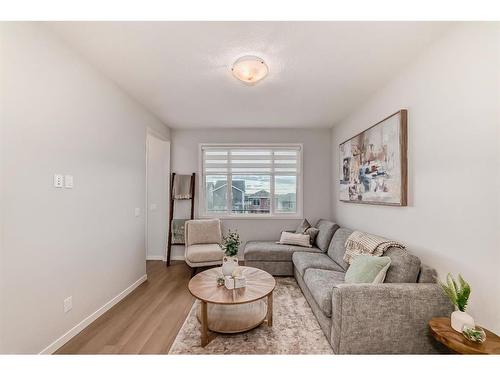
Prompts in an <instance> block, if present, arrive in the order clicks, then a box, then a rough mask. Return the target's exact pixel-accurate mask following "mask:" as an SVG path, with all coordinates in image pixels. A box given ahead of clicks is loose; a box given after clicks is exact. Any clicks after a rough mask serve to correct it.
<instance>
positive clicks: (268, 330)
mask: <svg viewBox="0 0 500 375" xmlns="http://www.w3.org/2000/svg"><path fill="white" fill-rule="evenodd" d="M276 282H277V285H276V289H275V290H274V296H273V299H274V303H273V308H274V311H273V326H272V327H269V326H267V324H266V323H263V324H262V325H260V326H259V327H257V328H254V329H253V330H251V331H248V332H245V333H238V334H226V335H222V334H216V337H215V339H213V340H212V341H211V342H210V343H209V344H208V345H207V346H205V347H204V348H202V347H201V346H200V323H199V322H198V319H197V318H196V309H197V308H198V302H196V303H195V304H194V305H193V308H192V309H191V312H190V313H189V315H188V317H187V318H186V321H185V322H184V325H183V326H182V328H181V329H180V331H179V333H178V334H177V337H176V338H175V341H174V343H173V344H172V347H171V348H170V351H169V354H333V351H332V348H331V346H330V344H329V343H328V340H327V339H326V337H325V335H324V334H323V331H322V330H321V328H320V327H319V324H318V322H317V321H316V318H315V317H314V315H313V313H312V311H311V308H310V307H309V304H308V303H307V301H306V299H305V298H304V296H303V295H302V292H301V291H300V288H299V286H298V285H297V282H296V281H295V279H294V278H291V277H282V278H277V279H276Z"/></svg>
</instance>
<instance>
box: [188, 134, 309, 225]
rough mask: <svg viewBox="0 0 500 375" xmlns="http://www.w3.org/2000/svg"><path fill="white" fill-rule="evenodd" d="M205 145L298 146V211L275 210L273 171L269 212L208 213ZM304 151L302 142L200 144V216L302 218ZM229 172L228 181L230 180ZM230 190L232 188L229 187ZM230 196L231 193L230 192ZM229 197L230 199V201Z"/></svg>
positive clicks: (204, 217) (259, 218) (235, 146)
mask: <svg viewBox="0 0 500 375" xmlns="http://www.w3.org/2000/svg"><path fill="white" fill-rule="evenodd" d="M204 147H234V148H247V147H248V148H298V149H299V156H298V158H297V166H298V173H297V196H296V199H297V212H294V213H276V212H274V176H275V174H274V172H271V173H270V175H271V182H270V183H271V185H270V192H271V199H270V209H271V212H270V213H269V214H251V213H248V214H244V213H232V212H230V211H229V208H228V212H227V213H208V212H206V206H205V193H206V191H205V173H204V170H203V148H204ZM303 153H304V146H303V144H302V143H200V144H199V145H198V176H199V178H198V192H199V194H198V217H199V218H202V219H208V218H221V219H247V220H248V219H251V220H254V219H255V220H266V219H301V218H303V192H304V182H303V176H304V168H303V165H304V163H303ZM229 176H230V174H228V183H231V181H230V177H229ZM228 191H230V189H228ZM228 196H229V194H228ZM229 199H230V198H229V197H228V201H229Z"/></svg>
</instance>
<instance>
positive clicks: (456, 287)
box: [439, 273, 475, 333]
mask: <svg viewBox="0 0 500 375" xmlns="http://www.w3.org/2000/svg"><path fill="white" fill-rule="evenodd" d="M439 285H441V288H443V291H444V293H445V294H446V295H447V296H448V298H449V299H450V301H451V303H452V304H453V306H455V309H456V311H453V312H452V313H451V327H452V328H453V329H454V330H455V331H458V332H460V333H461V332H462V329H463V327H464V325H467V326H473V327H474V326H475V324H474V319H473V318H472V316H470V315H469V314H467V313H466V312H465V308H466V307H467V302H468V301H469V296H470V292H471V290H470V286H469V284H468V283H467V282H466V281H465V280H464V279H463V278H462V276H461V275H460V274H459V275H458V283H457V281H455V279H454V278H453V276H452V275H451V274H450V273H449V274H448V275H447V276H446V283H443V282H441V281H439Z"/></svg>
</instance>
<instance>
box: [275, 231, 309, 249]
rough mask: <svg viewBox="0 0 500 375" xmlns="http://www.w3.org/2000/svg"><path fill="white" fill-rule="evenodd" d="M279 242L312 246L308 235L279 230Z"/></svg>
mask: <svg viewBox="0 0 500 375" xmlns="http://www.w3.org/2000/svg"><path fill="white" fill-rule="evenodd" d="M279 243H280V244H282V245H297V246H303V247H312V245H311V242H310V236H309V235H308V234H302V233H290V232H281V238H280V242H279Z"/></svg>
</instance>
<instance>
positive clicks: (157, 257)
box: [146, 255, 166, 262]
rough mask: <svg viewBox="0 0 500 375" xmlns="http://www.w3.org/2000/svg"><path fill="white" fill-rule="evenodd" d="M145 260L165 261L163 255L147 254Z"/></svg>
mask: <svg viewBox="0 0 500 375" xmlns="http://www.w3.org/2000/svg"><path fill="white" fill-rule="evenodd" d="M146 260H162V261H164V262H165V261H166V259H165V257H164V256H161V255H148V256H147V257H146Z"/></svg>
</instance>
